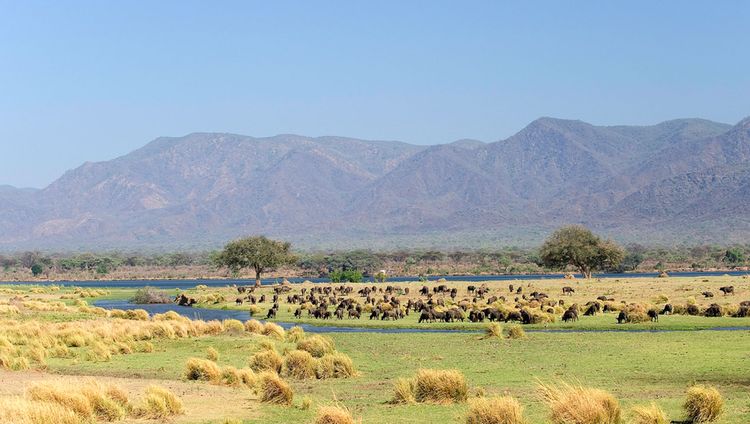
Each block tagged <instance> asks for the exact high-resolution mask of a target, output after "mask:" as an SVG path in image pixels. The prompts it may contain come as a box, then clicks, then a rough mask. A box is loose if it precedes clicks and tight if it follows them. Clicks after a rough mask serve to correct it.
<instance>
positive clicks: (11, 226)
mask: <svg viewBox="0 0 750 424" xmlns="http://www.w3.org/2000/svg"><path fill="white" fill-rule="evenodd" d="M748 163H750V119H746V120H744V121H742V122H740V123H739V124H737V125H735V126H730V125H725V124H720V123H715V122H711V121H706V120H701V119H681V120H674V121H668V122H664V123H661V124H658V125H653V126H644V127H635V126H610V127H602V126H594V125H590V124H587V123H585V122H581V121H570V120H561V119H553V118H541V119H538V120H536V121H534V122H532V123H531V124H529V125H528V126H527V127H526V128H524V129H522V130H521V131H520V132H518V133H517V134H515V135H514V136H512V137H510V138H508V139H506V140H500V141H497V142H494V143H483V142H480V141H477V140H468V139H467V140H459V141H457V142H454V143H450V144H444V145H434V146H415V145H410V144H406V143H400V142H395V141H366V140H357V139H351V138H343V137H318V138H310V137H303V136H296V135H279V136H275V137H268V138H254V137H247V136H240V135H234V134H219V133H196V134H190V135H187V136H185V137H178V138H172V137H169V138H167V137H164V138H158V139H156V140H154V141H152V142H151V143H149V144H147V145H146V146H144V147H142V148H140V149H138V150H136V151H134V152H132V153H130V154H127V155H125V156H122V157H119V158H116V159H113V160H110V161H106V162H96V163H89V162H87V163H85V164H83V165H81V166H80V167H78V168H76V169H74V170H72V171H68V172H66V173H65V174H64V175H63V176H62V177H60V178H59V179H58V180H56V181H55V182H53V183H52V184H50V185H49V186H48V187H46V188H44V189H42V190H28V189H23V190H21V189H14V188H12V187H8V186H0V249H3V250H15V249H26V248H46V249H69V250H76V249H94V248H97V249H102V248H150V249H158V248H206V247H213V246H218V245H221V244H222V243H224V242H225V241H226V240H228V239H231V238H233V237H237V236H240V235H244V234H254V233H263V234H268V235H271V236H276V237H284V238H287V239H289V240H292V241H293V242H295V244H297V245H298V246H301V247H305V248H310V249H315V248H330V247H347V248H348V247H356V246H358V247H376V248H396V247H402V246H403V247H405V246H408V247H417V246H420V247H430V246H435V247H451V246H457V247H458V246H460V247H479V246H483V245H487V244H501V243H508V244H516V245H528V244H534V243H538V242H539V241H540V240H541V239H542V238H543V237H544V236H545V235H546V233H547V232H548V231H549V230H550V229H552V228H555V227H557V226H559V225H563V224H566V223H583V224H586V225H589V226H591V227H593V228H595V229H596V230H598V231H601V232H604V233H607V234H610V235H612V236H615V237H616V238H618V239H620V240H623V241H627V240H638V241H639V242H641V243H644V242H645V243H649V242H653V243H673V242H682V241H686V242H719V241H720V242H724V243H726V242H727V241H730V242H731V241H740V240H741V241H746V240H747V238H748V236H750V218H749V217H750V215H748V214H747V211H748V206H750V165H748Z"/></svg>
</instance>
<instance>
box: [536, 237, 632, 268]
mask: <svg viewBox="0 0 750 424" xmlns="http://www.w3.org/2000/svg"><path fill="white" fill-rule="evenodd" d="M539 256H540V258H541V260H542V263H543V264H544V265H545V266H548V267H550V268H556V269H562V268H565V267H566V266H569V265H570V266H574V267H576V268H577V269H578V270H579V271H580V272H581V274H583V276H584V278H591V273H592V272H594V271H598V270H602V269H606V268H615V267H617V266H618V265H619V264H620V262H622V260H623V258H624V256H625V251H624V250H623V249H622V248H621V247H620V246H618V245H617V244H616V243H615V242H613V241H611V240H602V239H601V238H600V237H599V236H597V235H596V234H594V233H592V232H591V230H589V229H587V228H586V227H583V226H581V225H571V226H568V227H562V228H560V229H558V230H557V231H555V232H554V233H552V235H551V236H550V237H549V238H548V239H547V240H546V241H545V242H544V244H543V245H542V247H541V249H540V251H539Z"/></svg>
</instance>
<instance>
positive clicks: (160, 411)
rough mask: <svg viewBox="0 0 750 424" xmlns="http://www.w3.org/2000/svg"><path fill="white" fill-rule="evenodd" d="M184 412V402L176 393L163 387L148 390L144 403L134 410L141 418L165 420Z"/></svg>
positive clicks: (151, 387) (153, 387) (152, 387)
mask: <svg viewBox="0 0 750 424" xmlns="http://www.w3.org/2000/svg"><path fill="white" fill-rule="evenodd" d="M183 412H184V409H183V407H182V401H181V400H180V399H179V398H178V397H177V396H175V394H174V393H172V392H170V391H169V390H168V389H166V388H164V387H161V386H150V387H148V388H147V389H146V394H145V397H144V399H143V403H142V404H141V405H139V406H138V407H137V408H135V410H134V415H135V416H136V417H139V418H147V419H164V418H168V417H171V416H174V415H179V414H182V413H183Z"/></svg>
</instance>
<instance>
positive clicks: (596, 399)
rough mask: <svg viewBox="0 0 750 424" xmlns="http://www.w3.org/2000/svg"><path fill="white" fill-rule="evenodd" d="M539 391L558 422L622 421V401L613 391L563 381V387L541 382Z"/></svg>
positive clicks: (600, 423)
mask: <svg viewBox="0 0 750 424" xmlns="http://www.w3.org/2000/svg"><path fill="white" fill-rule="evenodd" d="M539 393H540V394H541V396H542V399H543V400H544V402H545V403H546V404H547V406H549V408H550V419H551V421H552V422H553V423H555V424H619V423H620V415H621V412H620V404H619V403H618V402H617V399H615V398H614V397H613V396H612V395H611V394H609V393H607V392H605V391H603V390H599V389H591V388H586V387H582V386H572V385H570V384H565V383H562V384H561V385H560V387H552V386H546V385H544V384H541V383H540V384H539Z"/></svg>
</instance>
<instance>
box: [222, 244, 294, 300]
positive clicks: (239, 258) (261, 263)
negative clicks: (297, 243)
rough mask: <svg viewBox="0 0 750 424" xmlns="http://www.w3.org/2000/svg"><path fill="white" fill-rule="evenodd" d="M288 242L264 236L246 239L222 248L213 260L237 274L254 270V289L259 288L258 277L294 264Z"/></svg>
mask: <svg viewBox="0 0 750 424" xmlns="http://www.w3.org/2000/svg"><path fill="white" fill-rule="evenodd" d="M291 250H292V245H291V244H290V243H289V242H284V241H277V240H271V239H268V238H266V237H265V236H255V237H246V238H241V239H238V240H234V241H231V242H229V243H227V245H226V246H224V250H222V251H221V253H219V254H218V255H217V256H216V258H215V260H216V262H217V264H218V265H220V266H224V267H227V268H229V269H230V270H231V271H232V272H234V273H238V272H240V270H242V269H244V268H252V269H253V270H255V287H260V277H261V275H262V274H263V273H264V272H266V271H272V270H274V269H276V268H278V267H280V266H282V265H286V264H291V263H294V261H295V260H296V259H295V257H294V255H293V254H292V253H291Z"/></svg>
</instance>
